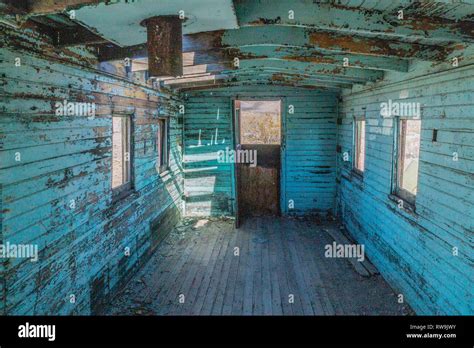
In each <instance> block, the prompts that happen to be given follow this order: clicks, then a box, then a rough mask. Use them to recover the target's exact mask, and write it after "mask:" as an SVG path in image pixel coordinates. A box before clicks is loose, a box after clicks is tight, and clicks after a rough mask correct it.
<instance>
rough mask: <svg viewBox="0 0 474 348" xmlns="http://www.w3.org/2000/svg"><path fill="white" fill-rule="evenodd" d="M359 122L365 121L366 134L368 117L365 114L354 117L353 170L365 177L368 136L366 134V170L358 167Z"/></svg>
mask: <svg viewBox="0 0 474 348" xmlns="http://www.w3.org/2000/svg"><path fill="white" fill-rule="evenodd" d="M357 122H364V135H366V134H367V133H366V129H365V128H366V124H367V122H366V118H365V116H362V117H354V118H353V122H352V172H353V173H355V174H356V175H358V176H360V177H364V172H365V158H366V153H367V146H366V145H367V144H366V142H367V137H366V136H364V144H363V145H364V170H360V169H359V168H357V155H358V151H357V150H358V147H357V144H358V143H359V141H358V136H359V132H358V130H357Z"/></svg>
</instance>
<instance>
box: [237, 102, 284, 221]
mask: <svg viewBox="0 0 474 348" xmlns="http://www.w3.org/2000/svg"><path fill="white" fill-rule="evenodd" d="M236 101H279V102H280V172H279V175H280V188H279V189H280V190H279V191H280V211H279V214H281V215H284V214H286V213H287V209H286V138H287V137H286V117H287V116H286V103H287V101H286V97H284V96H268V95H267V96H259V95H247V94H246V93H244V94H236V95H235V96H232V97H231V99H230V108H231V123H232V124H231V129H232V141H233V144H232V148H233V149H234V151H236V150H237V144H238V142H240V114H239V115H236V112H235V110H236V109H235V102H236ZM232 166H233V168H232V199H233V213H234V215H235V221H236V222H235V226H236V228H239V226H240V219H239V200H238V198H239V194H238V193H239V182H238V181H239V180H238V177H239V176H238V174H239V173H238V166H237V163H232Z"/></svg>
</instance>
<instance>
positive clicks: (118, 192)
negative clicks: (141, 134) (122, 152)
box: [111, 113, 135, 202]
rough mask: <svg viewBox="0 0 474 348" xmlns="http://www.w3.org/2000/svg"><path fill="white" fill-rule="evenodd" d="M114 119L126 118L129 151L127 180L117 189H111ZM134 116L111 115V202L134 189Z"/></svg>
mask: <svg viewBox="0 0 474 348" xmlns="http://www.w3.org/2000/svg"><path fill="white" fill-rule="evenodd" d="M114 117H121V118H126V119H127V120H128V127H127V128H128V139H127V140H128V141H127V143H128V145H129V146H128V147H129V148H128V150H129V154H130V155H129V161H128V172H129V173H128V174H129V178H128V181H127V182H124V183H123V184H121V185H119V186H117V187H112V180H113V174H114V173H113V146H114V144H113V118H114ZM134 129H135V127H134V115H133V113H114V114H112V165H111V175H112V178H111V188H112V202H116V201H118V200H121V199H123V198H124V197H126V196H128V195H130V194H131V193H132V192H133V191H134V188H135V175H134V157H135V156H134V152H135V151H134V149H135V146H134V143H135V141H134V133H135V132H134Z"/></svg>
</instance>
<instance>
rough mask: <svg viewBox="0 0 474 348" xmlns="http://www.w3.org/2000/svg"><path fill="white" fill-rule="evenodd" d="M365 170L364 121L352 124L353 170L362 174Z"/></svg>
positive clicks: (356, 121)
mask: <svg viewBox="0 0 474 348" xmlns="http://www.w3.org/2000/svg"><path fill="white" fill-rule="evenodd" d="M364 168H365V120H355V122H354V169H355V171H356V172H359V173H361V174H362V173H363V172H364Z"/></svg>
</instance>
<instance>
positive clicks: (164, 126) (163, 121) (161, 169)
mask: <svg viewBox="0 0 474 348" xmlns="http://www.w3.org/2000/svg"><path fill="white" fill-rule="evenodd" d="M169 123H170V122H169V118H165V117H160V118H158V131H157V133H156V136H155V151H156V153H157V163H156V168H157V170H158V173H160V174H162V173H166V172H167V171H168V170H169V168H170V166H169V162H170V136H169V133H170V132H169ZM162 131H163V134H162V133H161V132H162ZM163 138H164V142H163ZM163 144H164V147H165V150H164V152H162V148H163ZM163 154H164V155H165V156H162V155H163ZM163 157H165V161H162V158H163Z"/></svg>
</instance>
